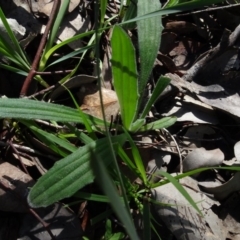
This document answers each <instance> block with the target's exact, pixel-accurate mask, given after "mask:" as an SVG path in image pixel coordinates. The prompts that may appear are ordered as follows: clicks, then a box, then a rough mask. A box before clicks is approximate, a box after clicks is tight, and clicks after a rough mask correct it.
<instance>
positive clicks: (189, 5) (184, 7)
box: [118, 0, 222, 26]
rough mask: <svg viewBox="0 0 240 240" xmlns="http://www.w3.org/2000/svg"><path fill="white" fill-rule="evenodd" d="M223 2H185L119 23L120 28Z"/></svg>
mask: <svg viewBox="0 0 240 240" xmlns="http://www.w3.org/2000/svg"><path fill="white" fill-rule="evenodd" d="M221 2H222V0H198V1H191V2H184V3H181V4H178V5H177V6H172V7H168V8H164V9H161V10H158V11H154V12H151V13H148V14H144V15H143V16H139V17H136V18H132V19H130V20H128V21H125V22H122V23H119V24H118V26H121V25H124V24H128V23H131V22H136V21H139V20H143V19H147V18H151V17H157V16H163V15H168V14H173V13H179V12H182V11H188V10H192V9H197V8H203V7H205V6H208V5H211V4H216V3H221Z"/></svg>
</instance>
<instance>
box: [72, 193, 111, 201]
mask: <svg viewBox="0 0 240 240" xmlns="http://www.w3.org/2000/svg"><path fill="white" fill-rule="evenodd" d="M73 196H74V197H75V198H80V199H84V200H89V201H95V202H105V203H108V202H109V199H108V197H106V196H105V195H99V194H93V193H88V192H82V191H79V192H77V193H75V194H74V195H73Z"/></svg>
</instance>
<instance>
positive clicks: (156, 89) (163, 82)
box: [140, 76, 171, 118]
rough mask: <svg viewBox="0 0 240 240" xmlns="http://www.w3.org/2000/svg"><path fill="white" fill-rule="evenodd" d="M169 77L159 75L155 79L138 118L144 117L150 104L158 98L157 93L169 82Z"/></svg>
mask: <svg viewBox="0 0 240 240" xmlns="http://www.w3.org/2000/svg"><path fill="white" fill-rule="evenodd" d="M170 81H171V80H170V79H169V78H167V77H162V76H161V77H160V78H159V80H158V81H157V84H156V86H155V87H154V89H153V92H152V95H151V97H150V98H149V100H148V102H147V104H146V106H145V108H144V110H143V112H142V113H141V116H140V118H145V117H146V115H147V114H148V113H149V111H150V109H151V107H152V105H153V104H154V103H155V101H156V100H157V99H158V97H159V95H160V94H161V93H162V91H163V90H164V89H165V88H166V86H167V85H168V84H169V83H170Z"/></svg>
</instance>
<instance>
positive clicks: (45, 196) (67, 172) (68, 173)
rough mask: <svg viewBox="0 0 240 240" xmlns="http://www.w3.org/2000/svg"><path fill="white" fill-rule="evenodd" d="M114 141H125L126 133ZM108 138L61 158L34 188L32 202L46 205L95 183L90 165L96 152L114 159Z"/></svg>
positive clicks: (31, 196)
mask: <svg viewBox="0 0 240 240" xmlns="http://www.w3.org/2000/svg"><path fill="white" fill-rule="evenodd" d="M112 142H113V144H114V143H116V142H117V143H120V144H123V143H124V142H125V134H122V135H119V136H116V137H113V138H112ZM109 151H110V150H109V145H108V140H107V139H106V138H103V139H100V140H97V141H94V142H91V143H89V144H87V145H85V146H84V147H81V148H79V149H78V150H77V151H75V152H74V153H72V154H70V155H68V156H67V157H65V158H63V159H62V160H60V161H59V162H57V163H56V164H55V165H54V166H53V167H52V168H51V169H50V170H49V171H48V172H47V173H46V174H45V175H43V176H42V177H41V178H40V179H39V180H38V182H37V183H36V184H35V185H34V186H33V188H32V189H31V191H30V193H29V196H28V203H29V205H30V206H31V207H35V208H37V207H46V206H48V205H50V204H52V203H54V202H56V201H59V200H61V199H63V198H66V197H70V196H72V195H73V194H74V193H75V192H77V191H78V190H79V189H81V188H82V187H84V186H85V185H87V184H89V183H91V182H92V181H93V180H94V176H93V173H92V170H91V167H90V160H91V157H92V155H93V154H94V155H95V154H96V155H98V156H100V157H101V160H102V161H104V164H107V165H108V164H109V163H110V162H111V157H109Z"/></svg>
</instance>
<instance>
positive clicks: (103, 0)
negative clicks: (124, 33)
mask: <svg viewBox="0 0 240 240" xmlns="http://www.w3.org/2000/svg"><path fill="white" fill-rule="evenodd" d="M107 2H108V1H107V0H101V1H100V10H101V21H100V22H101V25H103V24H104V17H105V13H106V9H107Z"/></svg>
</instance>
